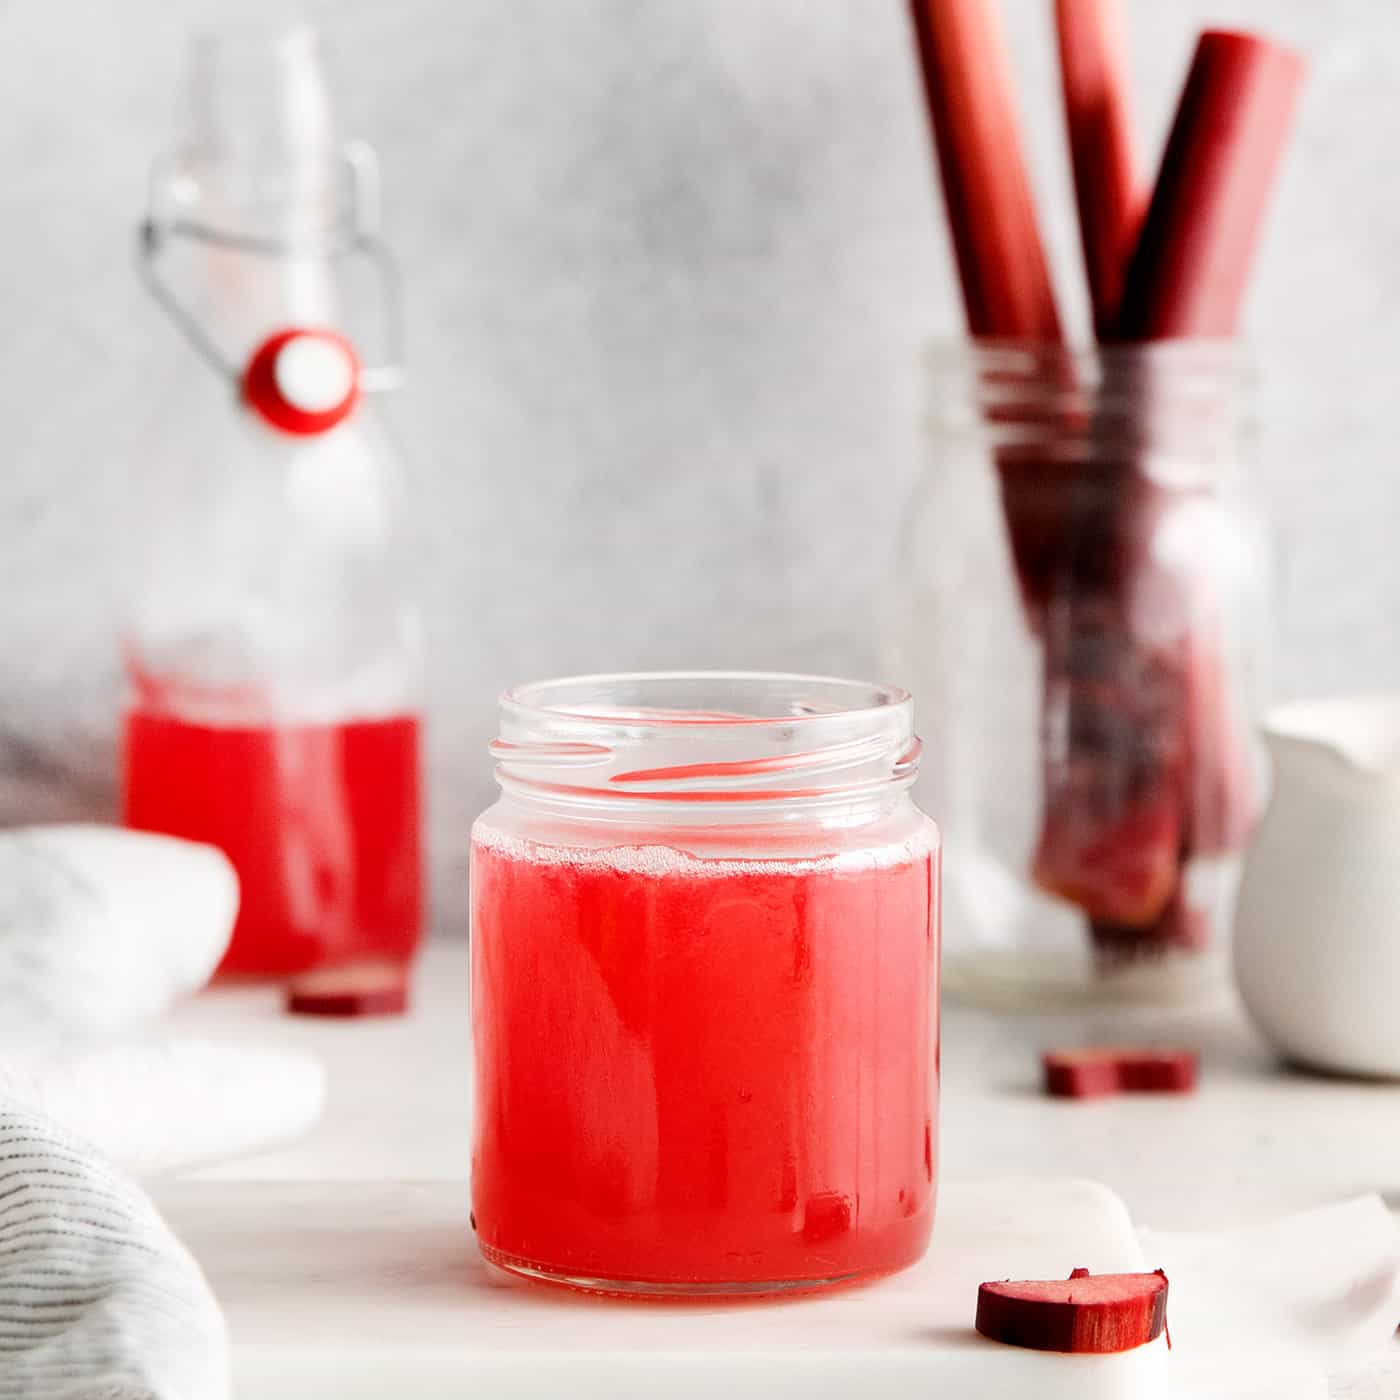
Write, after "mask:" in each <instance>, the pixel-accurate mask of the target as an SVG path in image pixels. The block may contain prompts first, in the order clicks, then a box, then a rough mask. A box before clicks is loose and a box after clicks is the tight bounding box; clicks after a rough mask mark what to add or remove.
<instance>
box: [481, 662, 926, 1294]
mask: <svg viewBox="0 0 1400 1400" xmlns="http://www.w3.org/2000/svg"><path fill="white" fill-rule="evenodd" d="M493 752H494V754H495V756H496V758H497V760H498V765H499V766H498V769H497V774H498V777H499V780H500V782H501V787H502V794H501V798H500V801H499V802H498V803H497V804H496V805H495V806H494V807H492V808H491V809H490V810H489V811H488V812H486V813H485V814H484V815H483V816H482V817H481V818H480V819H479V820H478V822H477V823H476V826H475V828H474V830H473V835H472V1002H473V1008H472V1014H473V1043H474V1052H475V1132H474V1145H473V1156H472V1203H473V1212H474V1218H475V1224H476V1230H477V1234H478V1240H479V1243H480V1246H481V1249H482V1252H483V1254H484V1255H485V1256H486V1258H487V1259H488V1260H489V1261H491V1262H492V1263H494V1264H497V1265H500V1266H502V1267H505V1268H507V1269H510V1270H513V1271H515V1272H518V1273H522V1274H526V1275H530V1276H532V1277H536V1278H542V1279H546V1280H550V1281H553V1282H558V1283H563V1284H568V1285H572V1286H575V1287H582V1288H589V1289H594V1290H598V1291H604V1292H611V1293H621V1294H749V1293H769V1292H775V1291H779V1290H785V1289H791V1288H813V1287H819V1286H821V1285H824V1284H830V1283H836V1282H843V1281H847V1280H851V1279H856V1278H860V1277H864V1276H868V1275H872V1274H878V1273H884V1272H888V1271H890V1270H894V1269H898V1268H902V1267H904V1266H905V1265H907V1264H910V1263H912V1262H913V1261H914V1260H915V1259H917V1258H918V1257H919V1256H920V1255H921V1254H922V1252H923V1250H924V1248H925V1246H926V1244H927V1241H928V1236H929V1231H930V1228H931V1224H932V1219H933V1202H934V1167H935V1152H936V1121H935V1120H936V1099H937V1060H936V1037H937V980H936V979H937V958H938V870H939V867H938V835H937V832H936V830H935V828H934V826H933V823H932V822H931V821H930V820H929V819H928V818H927V817H925V816H924V815H923V814H922V813H921V812H920V811H919V810H918V809H917V808H916V807H915V806H914V805H913V803H912V801H911V800H910V797H909V787H910V784H911V783H912V782H913V779H914V776H915V773H916V771H917V766H918V752H919V745H918V740H917V739H916V738H915V737H914V733H913V727H912V704H911V701H910V699H909V697H908V696H907V695H905V694H904V693H903V692H901V691H896V690H891V689H884V688H880V687H873V686H865V685H861V684H858V683H855V682H846V681H831V680H823V679H816V678H811V677H801V676H776V675H743V674H687V675H681V674H669V675H639V676H613V677H586V678H580V679H577V680H567V681H556V682H548V683H545V684H541V685H535V686H526V687H522V688H520V689H517V690H514V691H511V692H508V693H507V695H506V696H505V697H503V700H502V708H501V733H500V739H499V740H498V741H497V743H496V744H495V745H494V746H493Z"/></svg>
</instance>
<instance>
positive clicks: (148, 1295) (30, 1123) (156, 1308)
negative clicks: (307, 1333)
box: [0, 1102, 229, 1400]
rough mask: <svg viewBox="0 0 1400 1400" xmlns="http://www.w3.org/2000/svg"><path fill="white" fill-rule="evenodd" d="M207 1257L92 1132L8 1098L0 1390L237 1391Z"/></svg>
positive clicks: (194, 1396)
mask: <svg viewBox="0 0 1400 1400" xmlns="http://www.w3.org/2000/svg"><path fill="white" fill-rule="evenodd" d="M228 1394H229V1383H228V1339H227V1335H226V1332H225V1329H224V1322H223V1317H222V1315H221V1314H220V1312H219V1309H218V1306H217V1305H216V1303H215V1302H214V1298H213V1295H212V1294H211V1293H210V1291H209V1286H208V1284H207V1283H206V1282H205V1280H204V1276H203V1275H202V1274H201V1273H200V1271H199V1266H198V1265H197V1264H196V1263H195V1262H194V1260H193V1259H192V1258H191V1257H190V1256H189V1254H188V1253H186V1251H185V1249H184V1247H183V1246H182V1245H181V1244H180V1243H179V1241H178V1240H177V1239H176V1238H175V1237H174V1236H173V1235H172V1234H171V1233H170V1231H169V1229H168V1228H167V1227H166V1225H165V1222H164V1221H163V1220H161V1218H160V1216H159V1215H158V1214H157V1212H156V1210H155V1207H154V1206H153V1205H152V1204H151V1203H150V1201H149V1200H147V1199H146V1197H145V1196H144V1195H142V1194H141V1192H140V1191H139V1190H137V1188H136V1187H135V1186H133V1185H132V1184H131V1183H130V1182H128V1181H126V1180H125V1179H124V1178H123V1177H122V1176H121V1175H120V1174H119V1173H118V1172H117V1171H116V1170H115V1169H114V1168H112V1167H110V1166H109V1165H108V1164H107V1163H106V1162H105V1161H104V1160H103V1159H102V1158H101V1157H100V1156H99V1155H98V1154H97V1152H96V1151H95V1150H94V1149H93V1148H92V1147H91V1146H89V1145H88V1144H87V1143H86V1142H84V1141H83V1140H82V1139H81V1138H78V1137H76V1136H74V1135H73V1134H71V1133H69V1132H68V1131H67V1130H65V1129H64V1128H61V1127H59V1126H58V1125H57V1124H55V1123H53V1122H52V1121H50V1120H48V1119H46V1118H43V1117H42V1116H40V1115H38V1114H35V1113H32V1112H29V1111H26V1110H21V1109H15V1108H10V1107H7V1106H6V1105H5V1104H4V1103H3V1102H0V1400H226V1397H227V1396H228Z"/></svg>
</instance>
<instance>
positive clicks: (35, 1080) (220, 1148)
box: [0, 1037, 326, 1177]
mask: <svg viewBox="0 0 1400 1400" xmlns="http://www.w3.org/2000/svg"><path fill="white" fill-rule="evenodd" d="M325 1096H326V1076H325V1070H324V1069H323V1068H322V1066H321V1063H320V1061H319V1060H316V1059H314V1058H313V1057H312V1056H310V1055H307V1054H305V1053H303V1052H302V1051H299V1050H283V1049H271V1048H265V1049H264V1048H258V1047H255V1046H235V1045H219V1044H216V1043H214V1042H212V1041H207V1040H199V1039H195V1038H193V1037H170V1038H166V1039H162V1040H157V1041H150V1042H135V1043H119V1044H115V1045H91V1044H83V1045H69V1044H60V1045H39V1046H26V1047H13V1048H10V1049H7V1050H4V1051H0V1103H6V1102H8V1103H10V1104H14V1105H20V1106H23V1107H27V1108H30V1109H33V1110H35V1111H37V1112H42V1113H45V1114H47V1115H48V1116H49V1117H51V1118H54V1119H56V1120H57V1121H58V1122H60V1123H63V1124H64V1125H65V1126H67V1127H69V1128H71V1129H72V1130H73V1131H74V1132H76V1133H78V1134H80V1135H81V1136H82V1137H84V1138H87V1139H88V1140H89V1141H90V1142H92V1143H93V1144H94V1145H95V1146H96V1147H97V1148H98V1149H99V1150H100V1151H101V1152H102V1153H103V1154H104V1155H105V1156H106V1157H108V1158H109V1159H110V1160H111V1161H112V1162H114V1163H115V1164H116V1165H117V1166H119V1167H121V1168H122V1169H123V1170H124V1171H128V1172H130V1173H132V1174H133V1175H134V1176H138V1177H149V1176H158V1175H161V1174H163V1173H166V1172H174V1171H181V1170H183V1169H185V1168H187V1167H192V1166H196V1165H198V1164H199V1163H202V1162H210V1161H215V1160H218V1159H223V1158H228V1157H235V1156H238V1155H240V1154H242V1153H245V1152H249V1151H252V1150H253V1149H255V1148H260V1147H265V1146H268V1145H270V1144H272V1143H276V1142H284V1141H287V1140H288V1139H291V1138H295V1137H299V1136H301V1134H302V1133H304V1132H305V1131H306V1130H307V1129H308V1128H310V1127H311V1125H312V1124H313V1123H315V1121H316V1120H317V1119H318V1118H319V1117H320V1115H321V1108H322V1106H323V1104H324V1102H325Z"/></svg>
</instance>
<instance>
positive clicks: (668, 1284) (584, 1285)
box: [477, 1241, 896, 1302]
mask: <svg viewBox="0 0 1400 1400" xmlns="http://www.w3.org/2000/svg"><path fill="white" fill-rule="evenodd" d="M477 1248H478V1249H480V1251H481V1257H482V1258H483V1259H484V1260H485V1261H486V1262H487V1264H488V1265H490V1266H491V1267H493V1268H496V1269H500V1270H502V1271H503V1272H504V1273H507V1274H511V1275H514V1276H515V1277H516V1278H523V1279H528V1280H529V1281H530V1282H532V1283H544V1284H549V1285H550V1286H551V1287H554V1288H564V1289H568V1290H569V1291H570V1292H573V1293H589V1294H592V1295H594V1296H595V1297H605V1298H619V1299H635V1300H637V1301H641V1302H644V1301H647V1300H648V1299H650V1300H654V1301H657V1302H681V1301H684V1300H685V1299H687V1298H693V1299H705V1300H709V1301H713V1300H715V1299H724V1298H732V1299H736V1300H737V1299H745V1298H763V1297H773V1296H776V1295H783V1296H789V1295H792V1294H800V1293H815V1292H818V1291H820V1290H823V1289H827V1288H840V1287H846V1286H850V1285H852V1284H857V1283H866V1282H870V1281H873V1280H875V1279H879V1278H884V1277H885V1276H886V1275H888V1274H890V1273H893V1272H896V1271H895V1270H893V1269H870V1270H861V1269H857V1270H853V1271H851V1272H849V1273H844V1274H832V1275H830V1276H829V1277H826V1278H803V1279H762V1280H750V1279H745V1280H743V1281H728V1282H726V1281H710V1280H706V1281H704V1282H686V1281H684V1280H674V1279H661V1280H657V1279H614V1278H589V1277H587V1276H586V1275H582V1274H567V1273H562V1272H560V1271H558V1270H555V1269H551V1268H549V1267H547V1266H545V1265H543V1264H538V1263H532V1262H530V1261H529V1260H525V1259H520V1258H517V1257H516V1256H515V1255H513V1254H503V1253H502V1252H501V1251H500V1250H497V1249H492V1248H491V1246H490V1245H487V1244H482V1243H481V1242H480V1241H478V1242H477Z"/></svg>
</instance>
